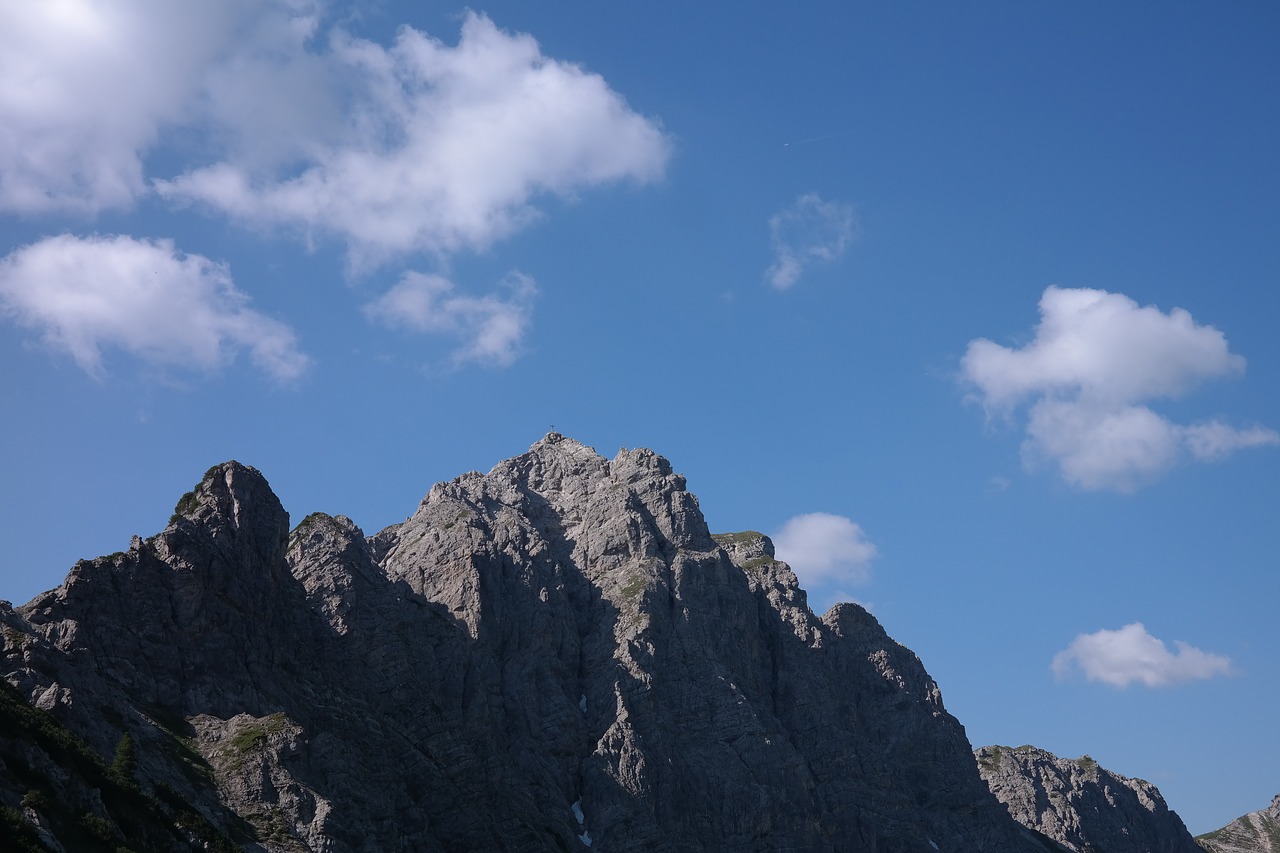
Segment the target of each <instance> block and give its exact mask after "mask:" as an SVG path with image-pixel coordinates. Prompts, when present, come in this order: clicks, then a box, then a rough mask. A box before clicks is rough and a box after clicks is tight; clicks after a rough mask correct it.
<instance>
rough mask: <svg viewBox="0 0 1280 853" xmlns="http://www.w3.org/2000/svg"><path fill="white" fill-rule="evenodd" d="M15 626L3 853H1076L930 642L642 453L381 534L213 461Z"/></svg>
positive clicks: (430, 507)
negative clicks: (1012, 788)
mask: <svg viewBox="0 0 1280 853" xmlns="http://www.w3.org/2000/svg"><path fill="white" fill-rule="evenodd" d="M0 623H2V626H3V627H2V631H3V638H4V647H3V655H2V657H0V672H3V675H4V682H6V683H7V685H9V688H6V689H5V691H4V692H3V695H0V698H3V699H4V700H5V701H4V703H3V704H0V710H3V712H4V713H5V714H6V715H7V716H6V717H5V718H4V722H5V725H4V726H3V728H0V761H2V762H3V764H2V766H0V832H2V833H5V835H4V836H3V837H4V839H5V840H6V842H8V844H9V846H11V847H13V848H14V849H21V850H55V851H74V853H79V851H93V850H114V851H120V850H137V851H142V850H148V851H150V850H175V851H177V850H184V851H185V850H221V851H226V850H251V851H263V850H268V851H316V853H321V851H323V853H348V851H352V853H354V851H371V853H372V851H469V850H476V851H479V850H499V851H579V850H586V849H596V850H605V851H695V850H735V851H738V850H742V851H757V850H758V851H765V850H768V851H776V850H791V851H878V852H879V853H916V851H918V853H933V851H961V850H965V851H970V850H984V851H990V853H1002V851H1010V853H1013V851H1044V850H1051V849H1057V848H1056V845H1053V844H1052V843H1051V842H1049V841H1048V840H1047V839H1045V838H1043V837H1042V836H1039V835H1037V834H1036V833H1035V832H1033V831H1031V830H1028V829H1026V828H1024V827H1022V826H1019V825H1018V824H1017V823H1015V822H1014V821H1013V820H1011V819H1010V818H1009V816H1008V815H1007V814H1006V812H1005V810H1004V808H1003V807H1002V806H1001V805H1000V803H999V802H997V800H996V799H995V797H993V796H992V794H991V791H990V790H989V789H988V788H987V786H986V785H985V784H984V782H983V780H982V778H981V777H980V776H979V773H978V768H977V766H975V763H974V761H973V756H972V753H971V752H970V745H969V743H968V741H967V740H966V738H965V734H964V730H963V728H962V727H961V726H960V724H959V723H958V722H957V721H956V720H955V719H954V718H953V717H952V716H951V715H950V714H948V713H947V711H946V709H945V708H944V706H943V703H942V698H941V695H940V694H939V691H938V688H937V685H936V684H935V683H934V682H933V681H932V679H930V678H929V676H928V674H927V673H926V672H925V670H924V668H923V666H922V665H921V663H920V661H919V660H918V659H917V658H916V656H915V655H914V654H912V653H911V652H910V651H909V650H907V649H905V648H903V647H902V646H900V645H899V644H897V643H895V642H894V641H893V640H892V639H890V638H889V637H888V636H887V634H886V633H885V631H884V630H883V629H882V628H881V626H880V625H879V623H878V622H877V621H876V620H875V618H874V617H872V616H871V615H870V614H869V613H868V612H867V611H865V610H863V609H862V608H860V607H858V606H857V605H853V604H840V605H837V606H836V607H834V608H832V609H831V610H830V611H829V612H828V613H827V614H825V615H824V616H822V617H821V618H819V617H817V616H816V615H815V614H813V613H812V612H811V611H810V610H809V608H808V606H807V603H806V599H805V593H804V591H803V590H801V588H800V587H799V585H798V584H797V581H796V578H795V575H794V574H792V572H791V571H790V569H789V568H788V567H787V566H786V565H785V564H784V563H781V562H778V561H777V560H776V559H775V558H774V552H773V547H772V544H771V543H770V542H769V540H768V539H767V538H766V537H763V536H761V535H759V534H755V533H742V534H730V535H724V536H713V535H712V534H711V533H710V531H709V530H708V529H707V525H706V523H705V521H704V519H703V516H702V513H701V511H700V510H699V507H698V502H697V500H696V499H695V498H694V496H693V495H692V494H691V493H690V492H688V491H687V489H686V486H685V481H684V479H683V478H682V477H680V476H679V475H678V474H676V473H674V472H673V471H672V469H671V466H670V465H669V464H668V462H667V461H666V460H665V459H663V458H662V457H660V456H657V455H656V454H654V453H652V452H650V451H648V450H623V451H621V452H619V453H618V454H617V456H615V457H614V458H613V459H612V460H608V459H605V458H603V457H601V456H599V455H598V454H596V453H595V452H594V451H593V450H591V449H590V448H588V447H585V446H583V445H581V444H579V443H577V442H575V441H572V440H570V439H567V438H564V437H562V436H560V435H557V434H554V433H553V434H550V435H548V436H546V437H545V438H544V439H543V440H541V441H539V442H538V443H537V444H535V445H534V446H533V447H532V448H531V449H530V450H529V452H528V453H526V454H523V455H521V456H518V457H516V458H514V459H511V460H508V461H506V462H503V463H501V464H499V465H498V466H496V467H495V468H494V469H493V470H491V471H490V472H489V473H488V474H479V473H469V474H464V475H463V476H461V477H459V478H458V479H456V480H454V481H452V482H449V483H444V484H440V485H437V486H435V487H434V488H432V489H431V491H430V493H429V494H428V495H427V496H426V498H424V499H423V501H422V502H421V503H420V504H419V506H418V507H417V509H416V510H415V511H414V513H413V514H412V516H411V517H410V518H409V519H408V520H406V521H405V522H404V523H402V524H397V525H394V526H392V527H389V528H387V529H386V530H383V531H381V532H379V533H377V534H376V535H374V536H366V535H365V534H364V533H363V532H362V531H361V530H360V529H359V528H358V527H356V526H355V525H354V524H353V523H352V522H351V521H350V520H349V519H347V518H345V517H342V516H337V517H330V516H328V515H323V514H313V515H309V516H307V517H306V518H304V519H303V520H302V522H301V523H300V524H298V525H297V526H296V527H294V528H292V529H290V524H289V517H288V515H287V514H286V513H285V511H284V509H283V508H282V507H281V505H280V502H279V500H277V498H276V496H275V495H274V494H273V493H272V491H271V488H270V487H269V485H268V484H267V481H266V480H265V479H264V478H263V476H262V475H261V474H260V473H259V472H258V471H256V470H255V469H253V468H250V467H247V466H244V465H240V464H238V463H235V462H228V463H225V464H222V465H216V466H214V467H213V468H211V469H210V470H209V471H208V472H207V473H206V474H205V476H204V477H203V478H202V480H201V481H200V483H199V484H198V485H197V486H196V487H195V488H194V489H193V490H192V491H191V492H189V493H188V494H186V495H184V496H183V497H182V498H181V500H179V501H178V505H177V507H176V509H175V513H174V515H173V517H172V519H171V521H170V523H169V525H168V526H167V527H166V528H165V529H164V530H163V531H161V532H160V533H158V534H156V535H155V536H152V537H150V538H148V539H145V540H144V539H141V538H137V537H135V538H134V540H133V542H132V545H131V547H130V549H129V550H128V551H127V552H123V553H118V554H112V555H110V556H106V557H100V558H98V559H95V560H90V561H82V562H79V563H77V564H76V565H75V566H74V567H73V568H72V570H71V572H70V574H69V575H68V576H67V578H66V580H65V582H64V583H63V584H62V586H60V587H59V588H57V589H55V590H53V591H51V592H49V593H46V594H44V595H41V596H39V597H37V598H36V599H35V600H33V601H31V602H30V603H28V604H26V605H23V606H20V607H13V606H11V605H9V604H8V603H7V602H5V603H3V604H0ZM28 703H29V704H28ZM5 849H9V848H8V847H5Z"/></svg>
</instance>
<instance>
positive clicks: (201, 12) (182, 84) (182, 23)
mask: <svg viewBox="0 0 1280 853" xmlns="http://www.w3.org/2000/svg"><path fill="white" fill-rule="evenodd" d="M281 7H282V4H279V3H274V4H263V3H256V2H251V0H228V2H222V3H181V4H178V3H172V2H168V0H132V1H131V2H128V3H104V2H95V0H43V2H39V3H3V4H0V210H7V211H12V212H18V213H48V212H57V211H74V212H79V213H87V214H93V213H96V212H98V211H100V210H102V209H105V208H127V207H130V206H131V205H132V204H133V202H134V201H135V199H136V198H137V197H138V196H139V195H141V194H142V193H144V192H146V179H145V177H144V167H143V158H144V155H145V153H146V152H147V151H148V150H149V149H150V148H151V147H152V146H153V145H154V144H155V143H156V141H157V138H158V136H159V135H160V133H161V131H162V130H163V129H165V128H166V127H169V126H173V125H176V124H182V123H186V122H189V121H191V120H192V118H193V108H194V107H195V101H196V99H197V97H198V95H199V94H200V92H201V89H202V86H203V81H204V79H205V76H206V74H207V72H208V69H209V67H210V64H211V63H213V62H215V61H216V60H217V58H218V57H219V56H220V55H222V54H223V53H224V52H225V51H226V49H227V47H228V45H229V44H231V43H232V41H233V39H234V38H235V37H236V34H237V32H238V31H240V30H242V29H243V26H244V23H245V21H246V20H247V19H248V16H249V15H250V13H252V14H253V15H255V16H275V15H278V14H279V12H278V9H279V8H281Z"/></svg>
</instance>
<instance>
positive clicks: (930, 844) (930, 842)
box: [929, 838, 938, 850]
mask: <svg viewBox="0 0 1280 853" xmlns="http://www.w3.org/2000/svg"><path fill="white" fill-rule="evenodd" d="M929 846H930V847H932V848H933V849H934V850H937V849H938V842H936V841H934V840H933V839H932V838H930V839H929Z"/></svg>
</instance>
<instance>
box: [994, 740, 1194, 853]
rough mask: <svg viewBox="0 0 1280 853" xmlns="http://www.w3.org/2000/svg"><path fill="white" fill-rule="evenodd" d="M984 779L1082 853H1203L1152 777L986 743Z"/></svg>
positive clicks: (1017, 813)
mask: <svg viewBox="0 0 1280 853" xmlns="http://www.w3.org/2000/svg"><path fill="white" fill-rule="evenodd" d="M975 755H976V756H977V760H978V768H979V770H980V771H981V773H982V778H983V779H984V780H986V782H987V784H988V785H989V786H990V787H991V791H992V793H994V794H995V795H996V798H997V799H999V800H1000V802H1002V803H1004V804H1005V806H1006V807H1007V808H1008V810H1009V814H1010V815H1011V816H1012V817H1013V818H1014V820H1016V821H1018V822H1019V823H1021V824H1022V825H1023V826H1026V827H1029V828H1031V829H1035V830H1037V831H1039V832H1042V833H1044V834H1045V835H1047V836H1049V837H1050V838H1052V839H1054V840H1055V841H1057V842H1059V843H1060V844H1062V845H1063V846H1065V847H1067V848H1068V849H1070V850H1074V851H1077V853H1088V851H1099V853H1112V851H1130V850H1131V851H1143V852H1144V853H1203V851H1202V850H1201V849H1200V847H1199V846H1197V844H1196V842H1195V840H1194V839H1193V838H1192V837H1191V834H1190V833H1189V832H1188V831H1187V828H1186V826H1185V825H1184V824H1183V822H1182V818H1180V817H1178V815H1177V813H1176V812H1174V811H1171V810H1170V809H1169V807H1168V806H1167V805H1166V804H1165V801H1164V797H1162V796H1161V795H1160V791H1159V790H1157V789H1156V787H1155V786H1154V785H1152V784H1151V783H1150V782H1146V781H1144V780H1142V779H1130V778H1128V777H1125V776H1121V775H1119V774H1117V773H1112V772H1110V771H1109V770H1105V769H1103V768H1101V767H1099V766H1098V763H1097V762H1096V761H1094V760H1093V759H1092V758H1090V757H1089V756H1087V755H1085V756H1082V757H1080V758H1077V759H1069V758H1058V757H1057V756H1056V755H1053V754H1052V753H1049V752H1045V751H1044V750H1043V749H1036V748H1035V747H1033V746H1020V747H1017V748H1010V747H1006V746H984V747H982V748H981V749H979V750H977V751H976V753H975Z"/></svg>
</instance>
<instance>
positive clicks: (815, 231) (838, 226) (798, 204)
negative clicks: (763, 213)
mask: <svg viewBox="0 0 1280 853" xmlns="http://www.w3.org/2000/svg"><path fill="white" fill-rule="evenodd" d="M857 233H858V224H857V218H856V217H855V216H854V212H853V205H850V204H844V203H841V202H828V201H823V200H822V198H821V197H820V196H819V195H818V194H817V193H808V194H806V195H802V196H800V197H799V198H797V199H796V200H795V201H794V202H793V203H792V204H791V206H789V207H787V208H786V209H785V210H782V211H780V212H778V213H776V214H774V215H773V216H772V217H770V219H769V238H770V243H771V245H772V248H773V254H774V262H773V264H772V265H771V266H770V267H769V269H768V270H766V271H765V278H766V280H768V282H769V284H771V285H772V286H773V287H776V288H777V289H778V290H786V289H787V288H789V287H791V286H792V285H794V284H795V283H796V282H797V281H799V280H800V277H801V276H802V275H803V274H804V273H805V271H806V270H807V269H808V268H809V267H811V266H813V265H815V264H823V263H831V262H833V261H836V260H838V259H839V258H840V257H841V256H842V255H843V254H844V253H845V250H846V249H848V248H849V245H850V244H851V243H852V242H853V239H854V237H855V236H857Z"/></svg>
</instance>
